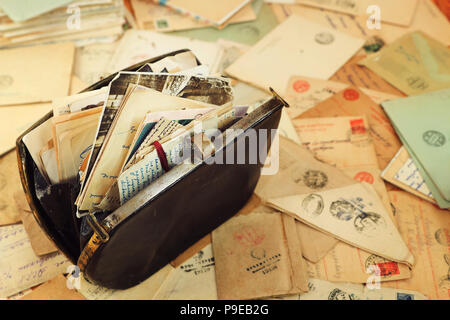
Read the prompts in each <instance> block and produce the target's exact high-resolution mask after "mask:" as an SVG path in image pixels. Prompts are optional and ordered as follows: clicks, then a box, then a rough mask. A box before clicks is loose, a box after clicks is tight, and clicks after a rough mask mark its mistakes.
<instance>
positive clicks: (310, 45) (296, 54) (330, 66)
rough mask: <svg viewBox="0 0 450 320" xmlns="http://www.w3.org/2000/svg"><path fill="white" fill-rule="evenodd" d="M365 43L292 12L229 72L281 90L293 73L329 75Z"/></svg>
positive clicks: (232, 66) (307, 75) (240, 77)
mask: <svg viewBox="0 0 450 320" xmlns="http://www.w3.org/2000/svg"><path fill="white" fill-rule="evenodd" d="M363 43H364V40H363V39H360V38H355V37H353V36H349V35H347V34H345V33H342V32H339V31H336V30H333V29H331V28H328V27H324V26H322V25H320V24H317V23H315V22H312V21H309V20H307V19H305V18H303V17H300V16H296V15H292V16H290V17H289V18H288V19H287V20H286V21H284V22H283V23H281V24H280V25H279V26H277V27H276V28H275V29H273V30H272V31H271V32H270V33H269V34H267V35H266V36H265V37H264V38H263V39H262V40H261V41H259V42H258V43H257V44H256V45H254V46H253V47H252V48H251V49H250V50H249V51H247V52H246V53H245V54H244V55H242V56H241V57H240V58H239V59H238V60H237V61H236V62H235V63H233V64H232V65H231V66H230V67H228V68H227V69H226V72H227V73H228V74H229V75H231V76H232V77H235V78H238V79H240V80H242V81H246V82H249V83H251V84H253V85H255V86H257V87H259V88H262V89H263V90H268V89H269V87H272V88H273V89H275V91H277V92H281V93H282V92H283V91H284V90H285V88H286V86H287V84H288V81H289V78H290V77H291V76H293V75H301V76H305V77H311V78H319V79H323V80H326V79H328V78H329V77H331V76H332V75H333V73H334V72H336V71H337V70H338V69H339V68H340V67H341V66H342V65H343V64H344V63H345V62H346V61H347V60H348V59H350V57H351V56H352V55H354V54H355V53H356V51H357V50H359V49H360V48H361V46H362V45H363ZM330 52H333V55H331V56H330V54H329V53H330ZM316 61H320V63H319V64H318V63H315V62H316Z"/></svg>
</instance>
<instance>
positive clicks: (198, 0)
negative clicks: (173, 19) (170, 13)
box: [159, 0, 251, 25]
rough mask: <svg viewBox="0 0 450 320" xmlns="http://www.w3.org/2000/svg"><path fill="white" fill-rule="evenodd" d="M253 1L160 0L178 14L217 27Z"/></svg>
mask: <svg viewBox="0 0 450 320" xmlns="http://www.w3.org/2000/svg"><path fill="white" fill-rule="evenodd" d="M250 1H251V0H228V1H216V2H214V4H213V3H212V2H211V1H209V0H159V2H160V3H161V4H164V5H167V6H168V7H171V8H173V9H175V10H177V11H178V12H182V13H188V14H189V15H190V16H192V17H195V18H196V19H203V20H206V21H208V22H210V23H212V24H215V25H221V24H223V23H225V22H226V21H227V20H229V19H230V18H231V17H232V16H233V15H235V14H236V13H237V12H238V11H239V10H240V9H242V8H243V7H244V6H245V5H247V4H248V3H249V2H250Z"/></svg>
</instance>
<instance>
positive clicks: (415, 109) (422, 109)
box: [382, 89, 450, 208]
mask: <svg viewBox="0 0 450 320" xmlns="http://www.w3.org/2000/svg"><path fill="white" fill-rule="evenodd" d="M449 99H450V89H447V90H442V91H436V92H432V93H428V94H423V95H419V96H414V97H408V98H403V99H397V100H393V101H387V102H384V103H383V104H382V106H383V108H384V109H385V111H386V113H387V114H388V116H389V118H390V119H391V121H392V123H393V125H394V127H395V130H396V131H397V133H398V135H399V136H400V138H401V140H402V142H403V144H404V146H405V148H406V149H407V150H408V153H409V155H410V156H411V158H412V159H413V160H414V163H415V165H416V166H417V167H418V168H419V171H420V174H421V175H422V176H423V178H424V180H425V182H426V185H427V187H428V188H429V189H430V190H431V193H432V194H433V197H434V198H435V199H436V201H437V203H438V205H439V206H440V207H441V208H449V207H450V170H449V169H450V166H449V163H450V162H449V160H450V144H449V142H448V141H449V139H450V127H449V125H448V119H450V109H449V108H448V102H449Z"/></svg>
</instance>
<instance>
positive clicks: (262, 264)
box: [246, 249, 281, 275]
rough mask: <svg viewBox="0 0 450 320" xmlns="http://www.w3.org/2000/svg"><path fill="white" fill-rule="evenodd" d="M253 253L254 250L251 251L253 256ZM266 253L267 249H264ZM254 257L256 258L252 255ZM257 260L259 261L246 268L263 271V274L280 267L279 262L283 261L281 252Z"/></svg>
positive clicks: (251, 270) (255, 271)
mask: <svg viewBox="0 0 450 320" xmlns="http://www.w3.org/2000/svg"><path fill="white" fill-rule="evenodd" d="M263 250H264V249H263ZM261 252H262V251H261ZM261 252H260V253H261ZM252 253H253V250H252V251H251V252H250V255H251V256H252ZM264 254H265V250H264ZM252 258H254V257H253V256H252ZM257 260H258V261H259V262H257V263H255V264H253V265H251V266H249V267H247V268H246V270H247V271H248V272H251V273H257V272H261V273H262V274H263V275H264V274H268V273H269V272H272V271H274V270H276V269H278V263H279V262H280V261H281V253H277V254H274V255H272V256H270V257H264V258H262V259H257Z"/></svg>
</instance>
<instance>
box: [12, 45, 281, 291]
mask: <svg viewBox="0 0 450 320" xmlns="http://www.w3.org/2000/svg"><path fill="white" fill-rule="evenodd" d="M184 51H186V50H180V51H175V52H171V53H169V54H166V55H163V56H159V57H156V58H153V59H149V60H146V61H143V62H141V63H139V64H136V65H134V66H132V67H129V68H127V69H125V70H124V71H136V70H138V69H139V68H141V67H142V66H144V65H145V64H147V63H153V62H156V61H158V60H161V59H163V58H165V57H167V56H170V55H175V54H178V53H181V52H184ZM115 76H116V74H113V75H111V76H109V77H107V78H105V79H103V80H101V81H99V82H97V83H95V84H94V85H92V86H90V87H89V88H87V89H85V90H83V91H90V90H95V89H98V88H101V87H103V86H105V85H107V84H108V83H109V82H110V81H111V80H112V79H113V78H114V77H115ZM273 94H274V96H273V98H272V99H270V100H269V101H267V102H266V103H264V104H263V105H262V106H260V107H259V108H257V109H256V110H255V111H254V112H251V113H250V114H248V115H246V116H245V117H243V118H241V119H240V120H239V121H237V122H236V123H234V124H233V125H232V127H233V128H241V129H243V132H244V133H245V132H246V130H248V129H250V128H252V129H256V130H260V129H267V130H269V131H270V129H276V128H277V127H278V123H279V120H280V117H281V111H282V108H283V106H287V104H286V102H285V101H284V100H283V99H281V98H280V97H279V96H278V95H277V94H276V93H273ZM52 115H53V113H52V112H50V113H48V114H47V115H46V116H45V117H43V118H42V119H40V120H39V121H37V122H36V123H35V124H34V125H33V126H31V127H30V128H29V129H28V130H27V131H26V132H25V133H24V134H22V136H20V137H19V138H18V140H17V147H16V150H17V157H18V163H19V171H20V176H21V180H22V185H23V189H24V191H25V194H26V198H27V200H28V203H29V205H30V208H31V210H32V212H33V215H34V217H35V219H36V221H37V222H38V223H39V225H40V226H41V228H42V229H43V230H44V232H45V233H46V234H47V235H48V237H49V238H50V239H51V240H52V241H53V242H54V243H55V245H56V246H57V247H58V248H59V250H60V251H61V252H62V253H63V254H64V255H65V256H66V257H67V258H68V259H69V260H70V261H71V262H72V263H73V264H77V265H78V266H79V267H80V269H81V271H83V274H84V276H85V277H86V278H87V280H89V281H91V282H94V283H96V284H98V285H101V286H104V287H107V288H112V289H127V288H130V287H132V286H135V285H137V284H139V283H140V282H142V281H144V280H145V279H147V278H148V277H150V276H151V275H152V274H154V273H155V272H157V271H158V270H159V269H160V268H162V267H164V266H165V265H167V264H168V263H169V262H170V261H172V260H173V259H175V258H176V257H177V256H178V255H179V254H181V253H182V252H183V251H184V250H186V249H187V248H189V247H190V246H191V245H192V244H194V243H195V242H196V241H198V240H199V239H201V238H202V237H203V236H205V235H206V234H208V233H210V232H211V231H212V230H214V229H215V228H217V227H218V226H219V225H220V224H222V223H223V222H225V221H226V220H227V219H229V218H231V217H232V216H233V215H235V214H236V212H237V211H238V210H239V209H240V208H241V207H242V206H243V205H244V204H245V203H246V202H247V200H248V199H249V197H250V196H251V195H252V193H253V190H254V188H255V186H256V183H257V181H258V179H259V177H260V173H261V167H262V165H261V164H260V162H258V163H256V164H250V163H249V161H247V160H248V159H246V161H245V164H207V163H205V161H201V162H199V163H196V164H192V165H179V166H177V167H175V168H173V169H172V170H170V171H168V172H167V173H165V174H164V175H163V176H161V177H160V178H159V179H158V183H157V184H155V183H153V184H150V185H149V186H148V187H147V188H146V189H144V190H142V191H141V192H140V193H139V194H137V195H136V196H135V197H133V198H132V199H131V200H129V201H128V202H126V203H125V204H124V205H122V206H121V207H120V208H118V209H117V210H115V211H113V212H108V213H101V214H98V215H97V214H96V215H88V216H87V217H85V218H86V219H85V221H86V222H87V224H86V223H83V220H82V219H79V218H77V217H76V208H75V205H74V201H75V199H76V196H77V194H78V191H79V182H78V181H73V182H70V183H60V184H56V185H51V186H50V185H46V184H45V182H43V179H42V176H41V175H40V173H39V171H38V170H37V167H36V165H35V163H34V161H33V160H32V158H31V156H30V154H29V152H28V150H27V148H26V146H25V144H24V143H23V141H22V138H23V136H24V135H26V134H27V133H28V132H29V131H31V130H33V129H34V128H35V127H37V126H39V125H40V124H41V123H43V122H44V121H46V120H47V119H49V118H50V117H52ZM272 138H273V137H272V136H271V135H267V138H266V139H265V140H266V141H260V140H259V139H261V138H260V137H259V135H258V146H259V147H258V148H260V147H261V146H264V145H266V146H267V149H268V148H269V147H270V145H271V142H272ZM241 139H245V137H244V134H242V135H239V136H237V137H235V138H234V139H233V140H232V141H231V142H229V143H228V144H225V145H224V146H223V147H222V148H221V149H220V150H216V154H215V156H216V157H218V156H219V157H220V156H225V155H226V154H227V153H229V152H233V150H234V149H236V144H237V142H238V141H240V140H241ZM244 143H245V145H246V148H248V141H247V140H245V142H244ZM259 151H260V150H258V152H259ZM246 154H247V158H248V152H246ZM265 155H266V154H265ZM265 155H264V156H265Z"/></svg>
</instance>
